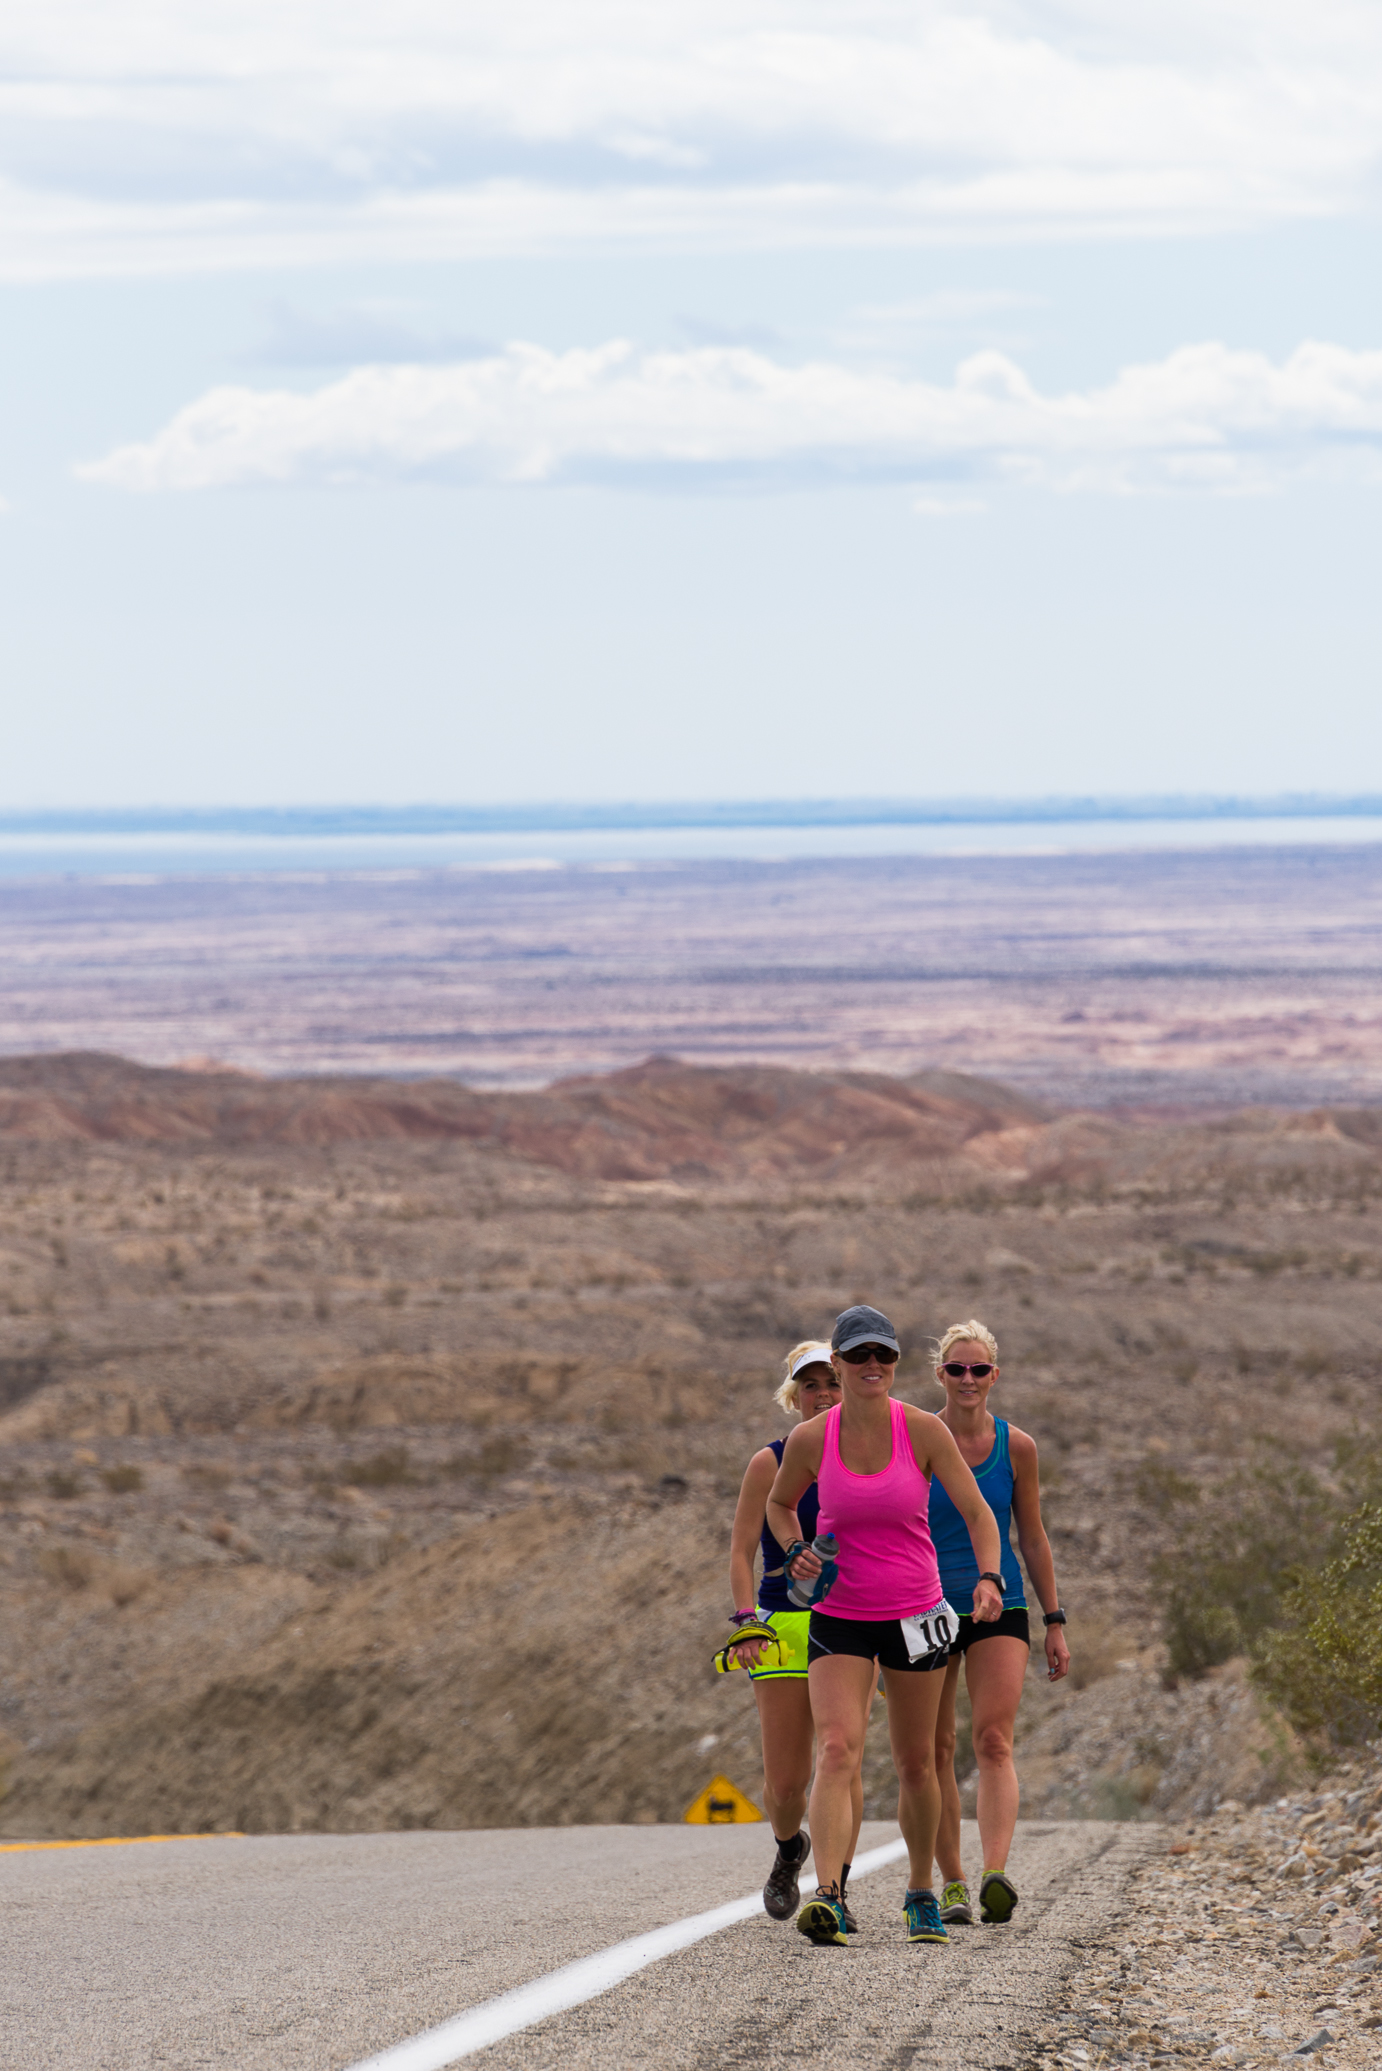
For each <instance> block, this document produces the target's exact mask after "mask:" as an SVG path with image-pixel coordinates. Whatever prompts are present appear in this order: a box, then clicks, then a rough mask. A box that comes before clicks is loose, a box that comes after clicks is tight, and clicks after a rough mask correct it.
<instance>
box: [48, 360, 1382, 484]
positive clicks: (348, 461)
mask: <svg viewBox="0 0 1382 2071" xmlns="http://www.w3.org/2000/svg"><path fill="white" fill-rule="evenodd" d="M1380 461H1382V352H1352V351H1349V350H1347V349H1345V348H1344V347H1341V346H1335V345H1325V344H1305V345H1302V346H1300V347H1299V349H1298V350H1297V351H1296V352H1294V353H1293V354H1292V355H1291V357H1290V358H1289V359H1288V360H1286V361H1285V362H1283V363H1281V364H1279V365H1278V364H1274V363H1273V362H1272V361H1270V360H1269V359H1267V358H1266V357H1265V356H1264V355H1263V354H1261V353H1255V352H1234V351H1230V350H1229V349H1228V348H1227V347H1226V346H1223V345H1217V344H1203V345H1191V346H1185V347H1182V348H1181V349H1180V350H1179V351H1177V352H1174V353H1172V354H1171V355H1170V356H1169V358H1167V359H1164V360H1160V361H1158V362H1156V363H1154V364H1151V365H1145V366H1131V367H1127V368H1125V369H1124V370H1123V371H1122V372H1121V373H1120V374H1119V375H1118V377H1117V379H1116V380H1114V381H1113V382H1112V383H1110V384H1109V385H1108V386H1106V387H1104V388H1099V389H1093V390H1090V391H1088V392H1087V393H1083V394H1067V395H1055V396H1047V395H1042V394H1040V393H1038V391H1037V390H1036V389H1035V388H1034V387H1033V386H1032V384H1031V383H1030V382H1029V380H1028V379H1027V377H1026V375H1025V374H1024V373H1023V372H1022V370H1021V368H1020V367H1018V366H1017V365H1016V364H1015V363H1014V362H1013V361H1012V360H1011V359H1009V358H1007V357H1005V356H1004V355H1003V354H1001V353H997V352H983V353H979V354H977V355H975V356H974V357H973V358H971V359H968V360H966V361H964V362H963V363H962V365H961V366H960V367H959V368H958V369H957V371H956V374H955V378H954V380H953V382H952V383H951V384H950V385H949V386H946V387H943V386H940V385H937V384H933V383H928V382H923V381H916V380H909V379H905V378H899V377H895V376H893V375H890V374H888V373H886V372H880V371H876V370H868V369H862V370H861V369H859V368H851V367H846V366H841V365H836V364H832V363H829V362H815V363H811V364H807V365H803V366H784V365H782V364H781V363H779V362H778V361H775V360H772V359H769V358H767V357H766V356H765V355H763V354H762V353H759V352H754V351H751V350H748V349H746V348H742V347H740V348H734V347H702V348H699V349H695V350H690V351H684V352H643V351H639V350H638V349H636V348H635V347H634V346H632V345H629V344H627V343H624V342H622V341H615V342H612V343H610V344H607V345H603V346H600V347H598V348H596V349H594V350H587V351H573V352H561V353H556V352H548V351H546V350H544V349H543V348H542V347H540V346H536V345H523V344H517V345H511V346H509V347H508V348H507V349H506V350H505V351H504V352H502V353H499V354H495V355H494V356H492V357H490V358H488V359H480V360H472V361H469V362H467V363H465V364H462V365H456V366H367V367H360V368H357V369H356V370H355V371H353V372H352V373H350V374H348V375H347V376H345V377H344V379H342V380H339V381H335V382H332V383H331V384H329V385H328V386H326V387H322V388H319V389H317V390H315V391H313V392H312V393H309V394H300V393H299V394H294V393H289V392H286V391H262V390H255V389H250V388H233V387H224V388H216V389H212V390H211V391H210V392H209V393H208V394H206V395H204V396H202V397H201V398H200V399H199V400H198V401H196V402H194V403H191V404H189V405H188V407H187V408H186V409H184V410H181V411H179V413H178V414H177V416H175V417H174V418H173V419H172V420H171V422H170V423H169V424H167V425H166V426H165V427H164V429H163V430H162V431H160V432H159V433H157V435H156V436H155V437H154V438H152V439H150V440H148V441H147V442H145V443H144V444H139V445H129V446H123V447H121V448H120V449H119V450H118V451H116V452H114V453H112V454H110V455H109V456H108V457H107V458H105V459H104V460H100V461H97V462H95V463H93V464H91V465H88V466H86V467H84V468H82V469H80V470H79V472H80V473H81V475H82V476H83V477H84V478H85V479H86V480H87V481H92V482H102V483H106V484H108V485H111V486H113V487H116V488H120V489H127V490H135V491H154V490H178V489H209V488H222V487H228V486H232V485H244V484H265V483H323V482H351V481H377V480H399V479H403V480H407V479H423V480H449V481H458V482H465V481H485V482H508V483H530V484H535V483H559V482H600V483H608V484H623V485H629V486H635V485H639V484H648V485H651V484H662V485H667V486H679V487H695V486H697V485H701V486H716V485H720V484H731V483H748V484H759V485H786V484H798V485H807V484H812V483H817V484H819V483H825V482H834V481H856V482H857V481H863V482H881V481H907V482H914V483H916V484H917V485H918V486H930V487H932V488H934V487H935V485H937V484H949V483H958V484H973V483H976V482H982V481H1005V480H1006V481H1023V482H1030V483H1039V484H1045V485H1047V486H1049V487H1053V488H1061V489H1098V490H1105V491H1107V490H1120V491H1137V490H1149V489H1164V488H1176V487H1178V488H1183V489H1208V490H1218V491H1234V492H1243V491H1248V490H1256V489H1263V488H1268V487H1271V486H1273V485H1274V484H1276V483H1278V482H1280V481H1282V480H1283V479H1285V478H1286V477H1288V476H1289V475H1291V474H1293V473H1296V472H1299V471H1300V470H1302V469H1315V470H1319V469H1324V470H1327V471H1328V470H1333V471H1337V470H1339V469H1341V468H1346V469H1349V470H1352V471H1354V472H1362V473H1363V474H1364V475H1365V476H1367V477H1368V478H1370V479H1378V478H1382V466H1380V465H1379V462H1380Z"/></svg>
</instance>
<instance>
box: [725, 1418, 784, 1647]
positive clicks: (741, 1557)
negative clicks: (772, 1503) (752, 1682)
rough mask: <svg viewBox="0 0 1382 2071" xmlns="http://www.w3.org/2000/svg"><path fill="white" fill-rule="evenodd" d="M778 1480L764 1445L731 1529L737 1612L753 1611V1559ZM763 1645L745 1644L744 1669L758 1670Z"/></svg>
mask: <svg viewBox="0 0 1382 2071" xmlns="http://www.w3.org/2000/svg"><path fill="white" fill-rule="evenodd" d="M776 1479H777V1458H776V1455H775V1454H774V1452H773V1450H772V1447H771V1446H767V1445H765V1446H764V1448H763V1450H762V1451H761V1452H758V1453H755V1454H754V1456H753V1458H752V1459H751V1460H750V1461H749V1464H748V1466H747V1468H746V1469H745V1470H744V1480H743V1486H742V1487H741V1488H740V1490H739V1501H738V1503H737V1504H736V1505H735V1509H734V1523H733V1524H732V1525H731V1527H730V1534H729V1593H730V1596H731V1598H732V1599H733V1602H734V1608H735V1610H736V1611H751V1610H752V1609H753V1596H754V1591H753V1559H754V1555H755V1554H756V1553H757V1551H758V1541H759V1537H760V1535H761V1533H762V1530H763V1512H764V1507H765V1505H766V1504H767V1500H768V1490H769V1489H770V1488H771V1487H772V1485H773V1483H774V1481H775V1480H776ZM764 1644H765V1643H764V1642H763V1641H762V1640H748V1641H746V1642H745V1644H744V1647H743V1649H742V1650H741V1652H740V1653H739V1660H740V1662H741V1664H742V1665H743V1666H744V1667H745V1668H757V1666H758V1657H759V1656H760V1654H761V1653H762V1652H763V1647H764Z"/></svg>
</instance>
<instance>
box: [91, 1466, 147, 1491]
mask: <svg viewBox="0 0 1382 2071" xmlns="http://www.w3.org/2000/svg"><path fill="white" fill-rule="evenodd" d="M101 1479H102V1481H103V1482H104V1483H105V1485H106V1487H107V1488H108V1489H109V1490H110V1493H111V1494H112V1496H132V1495H133V1494H134V1492H135V1490H136V1489H142V1488H143V1486H144V1470H143V1469H142V1468H141V1467H133V1466H130V1465H128V1464H127V1463H124V1462H122V1463H121V1464H120V1465H119V1466H117V1467H103V1468H102V1469H101Z"/></svg>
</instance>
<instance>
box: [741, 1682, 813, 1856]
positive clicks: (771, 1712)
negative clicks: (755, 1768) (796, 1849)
mask: <svg viewBox="0 0 1382 2071" xmlns="http://www.w3.org/2000/svg"><path fill="white" fill-rule="evenodd" d="M753 1694H754V1697H755V1698H756V1699H757V1702H758V1724H759V1730H760V1731H761V1733H762V1735H763V1809H764V1810H765V1812H766V1813H767V1815H768V1817H769V1819H770V1820H771V1821H772V1823H773V1833H774V1834H775V1835H776V1837H777V1839H778V1840H779V1841H790V1840H791V1839H792V1836H793V1835H794V1834H799V1833H800V1832H801V1822H802V1820H803V1819H804V1818H805V1816H806V1793H807V1791H808V1790H809V1789H810V1786H811V1752H812V1741H813V1727H812V1721H811V1697H810V1693H809V1692H808V1690H807V1687H806V1679H805V1677H804V1676H803V1677H801V1678H800V1680H798V1679H795V1678H794V1679H793V1680H791V1681H790V1682H789V1681H785V1680H784V1681H783V1682H780V1683H755V1684H754V1686H753Z"/></svg>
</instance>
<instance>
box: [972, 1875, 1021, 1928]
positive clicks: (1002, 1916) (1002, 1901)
mask: <svg viewBox="0 0 1382 2071" xmlns="http://www.w3.org/2000/svg"><path fill="white" fill-rule="evenodd" d="M1016 1905H1017V1888H1016V1886H1015V1885H1012V1884H1010V1883H1009V1882H1008V1880H1007V1878H1006V1877H1005V1876H1004V1875H1003V1872H1002V1871H1001V1870H985V1872H984V1875H983V1879H982V1881H981V1883H980V1885H979V1918H980V1919H981V1920H982V1921H983V1923H984V1925H985V1927H994V1926H997V1925H999V1924H1000V1923H1001V1922H1002V1921H1004V1920H1011V1919H1012V1916H1013V1911H1014V1909H1015V1907H1016Z"/></svg>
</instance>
